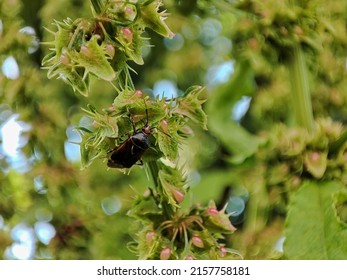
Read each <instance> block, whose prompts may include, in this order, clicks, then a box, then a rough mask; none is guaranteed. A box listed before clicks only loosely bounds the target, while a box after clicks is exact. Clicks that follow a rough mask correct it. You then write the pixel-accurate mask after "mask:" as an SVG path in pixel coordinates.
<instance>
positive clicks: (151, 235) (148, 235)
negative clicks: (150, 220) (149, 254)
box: [146, 231, 155, 243]
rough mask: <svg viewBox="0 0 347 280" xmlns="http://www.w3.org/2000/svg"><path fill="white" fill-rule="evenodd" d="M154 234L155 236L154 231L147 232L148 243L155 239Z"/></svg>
mask: <svg viewBox="0 0 347 280" xmlns="http://www.w3.org/2000/svg"><path fill="white" fill-rule="evenodd" d="M154 236H155V232H154V231H149V232H147V233H146V241H147V242H148V243H151V242H152V241H153V239H154Z"/></svg>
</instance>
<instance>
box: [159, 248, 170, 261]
mask: <svg viewBox="0 0 347 280" xmlns="http://www.w3.org/2000/svg"><path fill="white" fill-rule="evenodd" d="M170 256H171V248H170V247H166V248H164V249H163V250H161V252H160V259H161V260H168V259H169V258H170Z"/></svg>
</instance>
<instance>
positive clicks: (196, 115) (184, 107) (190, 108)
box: [173, 86, 207, 130]
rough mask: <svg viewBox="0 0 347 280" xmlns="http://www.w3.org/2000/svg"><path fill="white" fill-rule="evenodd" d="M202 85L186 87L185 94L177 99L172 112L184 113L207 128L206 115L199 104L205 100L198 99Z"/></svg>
mask: <svg viewBox="0 0 347 280" xmlns="http://www.w3.org/2000/svg"><path fill="white" fill-rule="evenodd" d="M202 91H203V87H201V86H193V87H190V88H188V89H187V91H186V93H185V96H184V97H182V98H179V99H178V100H177V103H178V104H177V106H176V107H175V108H174V110H173V113H176V114H181V115H184V116H186V117H188V118H190V119H191V120H192V121H194V122H196V123H197V124H199V125H200V126H201V127H202V128H203V129H205V130H207V116H206V114H205V112H204V111H203V110H202V107H201V104H202V103H204V102H205V101H206V100H201V99H199V96H200V94H201V92H202Z"/></svg>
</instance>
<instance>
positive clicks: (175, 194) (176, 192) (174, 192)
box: [172, 189, 184, 203]
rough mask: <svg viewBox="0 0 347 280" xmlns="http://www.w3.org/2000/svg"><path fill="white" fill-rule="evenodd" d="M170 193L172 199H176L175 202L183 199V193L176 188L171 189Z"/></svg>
mask: <svg viewBox="0 0 347 280" xmlns="http://www.w3.org/2000/svg"><path fill="white" fill-rule="evenodd" d="M172 195H173V197H174V199H175V200H176V202H178V203H181V202H182V201H183V200H184V193H183V192H181V191H180V190H178V189H173V190H172Z"/></svg>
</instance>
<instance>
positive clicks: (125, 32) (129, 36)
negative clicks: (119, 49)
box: [121, 27, 133, 43]
mask: <svg viewBox="0 0 347 280" xmlns="http://www.w3.org/2000/svg"><path fill="white" fill-rule="evenodd" d="M121 33H122V36H123V38H124V39H125V40H126V41H127V42H128V43H132V41H133V32H132V31H131V29H130V28H128V27H123V28H122V29H121Z"/></svg>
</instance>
